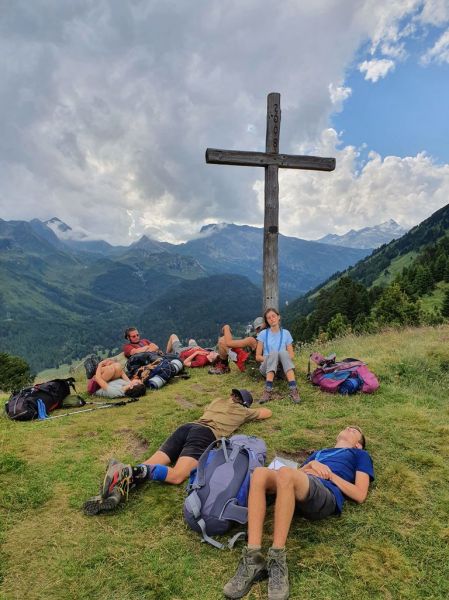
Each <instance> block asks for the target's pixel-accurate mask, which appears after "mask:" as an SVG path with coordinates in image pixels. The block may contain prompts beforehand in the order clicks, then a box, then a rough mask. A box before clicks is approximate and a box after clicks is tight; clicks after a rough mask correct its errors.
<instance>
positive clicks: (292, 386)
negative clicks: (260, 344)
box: [279, 350, 301, 404]
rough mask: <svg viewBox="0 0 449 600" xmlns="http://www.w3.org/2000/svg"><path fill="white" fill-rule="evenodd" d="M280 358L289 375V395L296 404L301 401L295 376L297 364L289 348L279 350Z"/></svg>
mask: <svg viewBox="0 0 449 600" xmlns="http://www.w3.org/2000/svg"><path fill="white" fill-rule="evenodd" d="M279 360H280V362H281V364H282V369H283V371H284V373H285V376H286V377H287V381H288V387H289V395H290V398H291V399H292V400H293V402H294V403H295V404H299V403H300V402H301V397H300V395H299V392H298V387H297V385H296V377H295V371H294V368H295V365H294V363H293V361H292V359H291V357H290V354H289V353H288V352H287V350H281V352H279Z"/></svg>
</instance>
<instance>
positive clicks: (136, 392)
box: [125, 383, 147, 398]
mask: <svg viewBox="0 0 449 600" xmlns="http://www.w3.org/2000/svg"><path fill="white" fill-rule="evenodd" d="M146 391H147V388H146V387H145V385H144V384H143V383H137V384H136V385H133V387H131V388H128V389H127V390H126V392H125V396H128V398H140V397H141V396H145V393H146Z"/></svg>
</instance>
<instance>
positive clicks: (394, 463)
mask: <svg viewBox="0 0 449 600" xmlns="http://www.w3.org/2000/svg"><path fill="white" fill-rule="evenodd" d="M312 349H313V350H320V351H321V352H323V353H328V352H330V351H335V352H337V356H338V358H344V357H346V356H351V357H354V356H355V357H357V358H361V359H364V360H366V361H367V362H368V364H369V366H370V367H371V368H372V370H373V371H374V372H375V373H376V374H377V375H378V377H379V379H380V381H381V387H380V389H379V391H378V392H376V393H375V394H373V395H356V396H352V397H342V396H339V395H335V396H333V395H327V394H324V393H322V392H320V391H319V390H318V389H317V388H313V387H312V386H311V385H310V384H309V383H307V382H306V372H307V359H308V354H309V352H310V351H311V350H312ZM297 365H298V369H297V371H298V379H299V385H300V391H301V395H302V397H303V402H302V404H301V405H299V406H296V405H294V404H292V403H291V402H290V401H289V400H288V398H287V389H286V387H284V386H285V384H281V385H280V386H279V384H278V387H277V391H278V394H277V398H276V400H275V401H273V402H272V403H271V404H270V405H269V406H270V408H272V410H273V413H274V414H273V417H272V418H271V419H269V420H268V421H265V422H261V423H253V424H249V425H245V426H244V427H243V428H242V430H241V431H242V432H244V433H249V434H255V435H259V436H261V437H263V438H264V439H265V441H266V442H267V446H268V448H269V456H268V458H269V459H271V458H272V457H273V456H274V455H275V454H276V453H285V454H287V455H289V456H292V457H295V456H301V455H303V454H304V452H309V451H311V450H313V449H317V448H319V447H323V446H331V445H333V443H334V440H335V436H336V434H337V433H338V431H340V429H341V428H343V427H344V426H346V425H350V424H357V425H360V426H361V427H362V428H363V429H364V431H365V432H366V435H367V440H368V446H367V449H368V450H369V451H370V453H371V455H372V457H373V460H374V466H375V472H376V481H375V482H374V484H373V485H372V487H371V490H370V493H369V496H368V499H367V501H366V503H365V504H362V505H355V504H353V503H351V502H348V503H347V504H346V506H345V510H344V512H343V515H342V517H341V518H331V519H328V520H326V521H323V522H319V523H309V522H307V521H305V520H301V519H298V520H295V521H294V523H293V525H292V529H291V532H290V537H289V540H288V545H287V550H288V564H289V570H290V582H291V596H290V598H292V599H298V600H299V599H301V600H312V599H313V600H334V599H335V600H336V599H339V600H340V599H342V598H344V599H346V600H365V599H367V600H368V599H370V600H373V599H399V598H401V599H402V598H403V599H407V600H413V599H424V598H425V599H429V600H430V599H433V598H435V599H437V598H438V599H446V598H448V597H449V577H448V564H449V485H448V480H449V460H448V459H449V405H448V390H449V374H448V373H449V327H448V326H442V327H436V328H430V327H429V328H420V329H407V330H400V331H397V330H391V331H386V332H383V333H382V334H376V335H371V336H364V337H355V336H348V337H346V338H342V339H339V340H334V341H333V342H332V343H328V344H326V345H322V346H319V345H314V346H313V348H312V347H304V348H302V350H301V352H300V354H299V356H298V358H297ZM79 379H80V381H79V388H80V390H81V391H83V390H84V389H85V381H83V379H82V376H81V375H80V377H79ZM232 387H247V388H248V389H250V390H251V391H252V392H253V394H254V395H255V396H256V397H260V394H261V392H262V382H261V381H260V380H259V381H257V380H256V379H254V378H251V377H249V376H248V375H246V374H240V373H239V372H238V371H237V370H236V369H234V368H233V370H232V372H231V373H230V374H229V375H226V376H221V377H217V376H210V375H208V374H207V373H206V372H205V371H202V370H193V371H192V376H191V378H190V380H187V381H176V382H175V383H172V384H170V385H167V386H166V387H164V388H163V389H161V390H159V391H157V392H153V393H148V394H147V396H146V397H145V398H142V399H141V400H140V401H139V402H136V403H134V404H130V405H128V406H126V407H122V408H112V409H106V410H98V411H95V412H91V413H85V414H78V415H73V416H70V417H66V418H61V419H56V420H52V421H48V422H31V423H13V422H10V421H8V420H7V419H6V418H1V419H0V444H1V455H0V478H1V485H0V541H1V545H0V548H1V550H0V577H1V584H0V585H1V587H0V598H2V600H3V599H5V600H12V599H20V600H23V599H44V598H45V599H47V600H58V599H73V600H75V599H76V600H87V599H89V600H94V599H98V600H100V599H101V600H103V599H110V598H117V599H121V600H143V599H148V600H190V599H201V600H216V599H217V598H221V597H222V592H221V589H222V586H223V584H224V583H225V582H226V581H227V580H228V578H229V577H230V576H231V575H232V574H233V572H234V570H235V567H236V564H237V561H238V557H239V554H240V549H239V548H238V547H237V548H236V549H234V550H232V551H230V550H226V551H220V550H216V549H215V548H213V547H211V546H208V545H206V544H202V543H200V540H199V537H198V536H197V534H195V533H193V532H192V531H190V530H189V529H188V528H187V527H186V526H185V524H184V522H183V518H182V503H183V498H184V486H179V487H174V486H169V485H163V484H148V485H145V486H143V487H142V488H140V489H139V490H138V491H134V492H131V493H130V497H129V500H128V502H127V503H124V504H122V505H120V506H119V508H118V510H117V511H116V512H115V513H113V514H108V515H101V516H98V517H86V516H84V515H83V513H82V511H81V506H82V504H83V501H84V500H85V499H86V498H88V497H89V496H91V495H94V494H96V493H97V491H98V486H99V483H100V482H101V481H102V478H103V474H104V468H105V465H106V463H107V461H108V459H109V458H110V457H112V456H115V457H117V458H119V459H121V460H123V461H125V462H131V463H136V462H139V461H141V460H143V459H144V458H146V457H147V456H149V454H150V453H151V452H152V451H153V450H155V449H156V448H157V447H158V446H159V444H160V443H161V442H162V441H163V440H164V439H165V437H166V436H167V435H168V434H170V433H171V432H172V431H173V430H174V429H175V428H176V427H177V426H178V425H180V424H182V423H184V422H188V421H191V420H194V419H196V418H198V417H199V416H200V415H201V412H202V409H203V407H204V405H205V404H207V403H208V402H209V401H210V400H212V399H213V398H215V397H217V396H220V395H226V394H228V393H229V391H230V389H231V388H232ZM5 399H6V398H5ZM63 412H66V411H63ZM271 526H272V520H271V513H270V512H269V513H268V520H267V529H266V535H265V539H264V543H265V546H266V547H268V546H269V544H270V531H271ZM266 586H267V584H266V582H262V583H260V584H257V585H256V586H255V587H254V588H253V590H252V591H251V592H250V594H248V596H247V598H248V599H252V600H256V599H262V598H267V587H266Z"/></svg>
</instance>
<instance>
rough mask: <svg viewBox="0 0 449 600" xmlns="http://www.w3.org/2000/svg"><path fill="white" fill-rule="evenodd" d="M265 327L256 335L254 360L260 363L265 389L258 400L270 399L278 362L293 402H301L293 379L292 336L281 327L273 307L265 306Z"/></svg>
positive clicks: (293, 354)
mask: <svg viewBox="0 0 449 600" xmlns="http://www.w3.org/2000/svg"><path fill="white" fill-rule="evenodd" d="M263 318H264V320H265V324H266V329H264V330H263V331H261V332H260V333H259V335H258V336H257V348H256V360H257V361H258V362H260V363H262V364H261V365H260V372H261V373H262V375H263V376H264V377H265V389H264V392H263V395H262V399H261V400H260V402H261V403H262V404H263V403H265V402H268V401H269V400H271V396H272V393H273V380H274V376H275V375H276V371H277V369H278V366H279V364H281V365H282V369H283V371H284V373H285V376H286V377H287V381H288V387H289V395H290V398H291V399H292V400H293V402H294V403H295V404H298V403H299V402H301V398H300V397H299V392H298V388H297V386H296V380H295V371H294V369H295V365H294V364H293V358H294V356H295V353H294V350H293V338H292V336H291V334H290V332H289V331H288V330H287V329H283V328H282V327H281V317H280V314H279V312H278V311H277V310H276V309H275V308H267V310H266V311H265V313H264V316H263Z"/></svg>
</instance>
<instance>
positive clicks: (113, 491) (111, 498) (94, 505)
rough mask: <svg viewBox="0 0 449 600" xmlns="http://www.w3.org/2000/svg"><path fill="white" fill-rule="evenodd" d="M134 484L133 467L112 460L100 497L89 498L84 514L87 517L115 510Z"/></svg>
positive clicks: (85, 504) (107, 469)
mask: <svg viewBox="0 0 449 600" xmlns="http://www.w3.org/2000/svg"><path fill="white" fill-rule="evenodd" d="M132 483H133V471H132V467H131V465H124V464H123V463H121V462H119V461H118V460H116V459H115V458H111V460H110V461H109V463H108V466H107V468H106V475H105V476H104V480H103V485H102V486H101V489H100V495H99V496H94V497H93V498H89V500H87V501H86V502H85V503H84V512H85V514H87V515H97V514H98V513H100V512H104V511H109V510H113V509H114V508H115V507H116V506H118V504H119V503H120V502H121V501H122V500H123V498H124V497H125V496H126V497H128V492H129V488H130V487H131V485H132Z"/></svg>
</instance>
